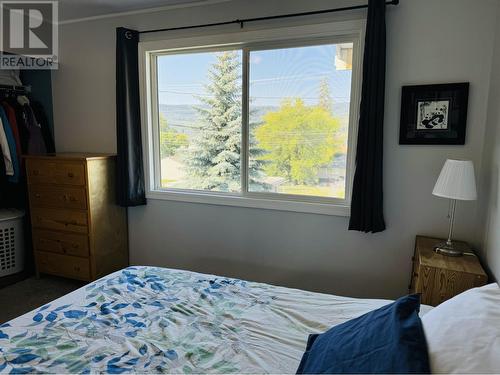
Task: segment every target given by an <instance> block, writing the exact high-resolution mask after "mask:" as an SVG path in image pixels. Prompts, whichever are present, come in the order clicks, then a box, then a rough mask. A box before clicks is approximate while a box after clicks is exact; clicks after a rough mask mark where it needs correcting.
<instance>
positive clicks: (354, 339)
mask: <svg viewBox="0 0 500 375" xmlns="http://www.w3.org/2000/svg"><path fill="white" fill-rule="evenodd" d="M419 310H420V297H419V296H418V295H416V294H415V295H410V296H406V297H402V298H400V299H398V300H397V301H395V302H393V303H391V304H389V305H387V306H384V307H381V308H380V309H377V310H374V311H371V312H369V313H367V314H365V315H362V316H360V317H358V318H356V319H352V320H349V321H348V322H345V323H342V324H339V325H337V326H335V327H333V328H331V329H329V330H328V331H327V332H325V333H322V334H320V335H310V336H309V340H308V342H307V348H306V352H305V353H304V355H303V357H302V360H301V362H300V365H299V368H298V369H297V374H338V373H358V374H361V373H364V374H366V373H371V374H374V373H386V374H387V373H393V374H394V373H399V374H407V373H430V365H429V356H428V352H427V342H426V340H425V335H424V331H423V328H422V322H421V321H420V318H419V316H418V312H419Z"/></svg>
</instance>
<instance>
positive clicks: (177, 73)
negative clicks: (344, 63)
mask: <svg viewBox="0 0 500 375" xmlns="http://www.w3.org/2000/svg"><path fill="white" fill-rule="evenodd" d="M335 51H336V46H335V45H334V44H328V45H320V46H308V47H296V48H284V49H275V50H261V51H252V52H251V53H250V97H251V99H252V102H251V103H252V104H251V105H252V106H278V105H279V104H280V103H281V102H282V101H283V99H285V98H290V97H293V98H296V97H300V98H302V99H303V100H304V101H305V102H306V104H316V103H317V102H318V94H319V85H320V82H321V81H322V80H324V79H328V82H329V86H330V92H331V96H332V99H333V102H334V103H345V102H349V99H350V92H351V71H350V70H337V69H336V67H335ZM241 55H242V54H241V52H240V53H239V56H240V58H241ZM215 59H216V53H215V52H204V53H188V54H180V55H164V56H160V57H159V58H158V87H159V101H160V104H167V105H181V104H187V105H197V104H200V102H199V100H198V99H197V98H196V96H197V95H202V96H203V95H207V93H206V92H205V89H204V85H205V84H206V83H207V72H208V70H209V68H210V66H211V64H213V63H214V62H215Z"/></svg>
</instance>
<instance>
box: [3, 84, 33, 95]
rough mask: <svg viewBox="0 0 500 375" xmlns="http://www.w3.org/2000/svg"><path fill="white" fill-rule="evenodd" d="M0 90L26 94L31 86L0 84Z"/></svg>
mask: <svg viewBox="0 0 500 375" xmlns="http://www.w3.org/2000/svg"><path fill="white" fill-rule="evenodd" d="M0 91H12V92H18V93H21V94H26V93H29V92H31V86H17V85H0Z"/></svg>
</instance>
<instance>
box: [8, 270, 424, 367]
mask: <svg viewBox="0 0 500 375" xmlns="http://www.w3.org/2000/svg"><path fill="white" fill-rule="evenodd" d="M389 302H390V301H387V300H370V299H354V298H346V297H338V296H333V295H327V294H320V293H313V292H307V291H303V290H296V289H289V288H284V287H278V286H271V285H267V284H261V283H255V282H248V281H243V280H238V279H231V278H226V277H218V276H214V275H205V274H200V273H194V272H188V271H181V270H173V269H166V268H158V267H129V268H126V269H123V270H121V271H118V272H115V273H113V274H110V275H108V276H106V277H104V278H102V279H100V280H97V281H95V282H93V283H91V284H89V285H87V286H85V287H83V288H81V289H78V290H76V291H74V292H72V293H70V294H68V295H66V296H64V297H62V298H59V299H57V300H55V301H53V302H52V303H50V304H47V305H45V306H42V307H40V308H38V309H36V310H34V311H32V312H30V313H27V314H25V315H23V316H21V317H19V318H16V319H14V320H12V321H10V322H8V323H6V324H3V325H1V326H0V372H5V373H33V372H40V373H68V372H70V373H96V372H105V373H125V372H126V373H128V372H138V373H146V372H153V373H295V371H296V369H297V366H298V364H299V361H300V358H301V356H302V354H303V352H304V348H305V346H306V341H307V337H308V335H309V334H310V333H313V332H323V331H325V330H327V329H328V328H330V327H332V326H334V325H336V324H339V323H342V322H345V321H347V320H349V319H352V318H354V317H357V316H360V315H362V314H364V313H366V312H368V311H371V310H374V309H376V308H379V307H381V306H383V305H385V304H387V303H389ZM429 309H430V308H428V307H426V306H422V310H421V314H424V313H425V312H426V311H428V310H429Z"/></svg>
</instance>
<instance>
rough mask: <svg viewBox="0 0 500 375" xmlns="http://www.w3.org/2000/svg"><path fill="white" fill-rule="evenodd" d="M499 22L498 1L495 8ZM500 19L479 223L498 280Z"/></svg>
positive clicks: (499, 250)
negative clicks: (482, 229) (480, 219)
mask: <svg viewBox="0 0 500 375" xmlns="http://www.w3.org/2000/svg"><path fill="white" fill-rule="evenodd" d="M497 20H499V21H500V3H499V5H498V10H497ZM499 66H500V22H497V30H496V40H495V47H494V56H493V61H492V72H491V85H490V96H489V104H488V112H487V115H488V117H487V127H486V138H485V146H484V154H483V155H484V156H483V160H484V162H483V171H482V172H483V173H482V184H481V191H480V193H481V195H480V196H481V199H480V211H481V212H482V213H483V214H484V216H483V217H482V219H483V221H481V222H480V223H481V224H480V225H481V227H483V228H484V232H483V233H484V239H483V241H484V246H483V253H482V255H483V258H484V259H485V260H486V264H487V265H488V268H489V269H490V271H491V272H492V273H493V274H494V275H495V277H496V278H497V280H498V279H499V278H500V174H499V172H500V70H499V69H498V67H499Z"/></svg>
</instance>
